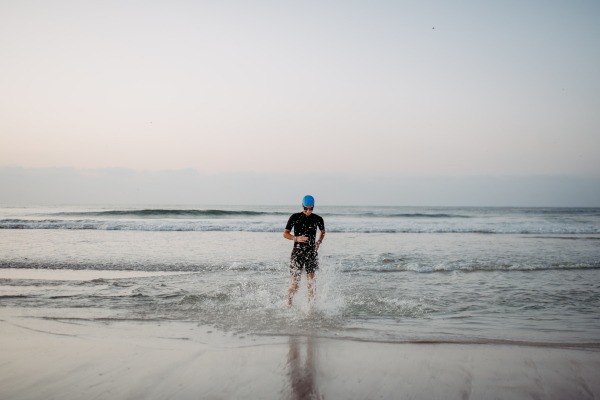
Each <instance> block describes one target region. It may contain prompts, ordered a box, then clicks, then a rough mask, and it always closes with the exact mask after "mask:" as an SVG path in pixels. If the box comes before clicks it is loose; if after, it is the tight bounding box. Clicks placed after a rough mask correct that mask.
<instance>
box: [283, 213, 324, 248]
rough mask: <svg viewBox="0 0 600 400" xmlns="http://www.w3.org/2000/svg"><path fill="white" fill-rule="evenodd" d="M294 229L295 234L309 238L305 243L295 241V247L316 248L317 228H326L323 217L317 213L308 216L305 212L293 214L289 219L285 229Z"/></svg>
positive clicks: (322, 229)
mask: <svg viewBox="0 0 600 400" xmlns="http://www.w3.org/2000/svg"><path fill="white" fill-rule="evenodd" d="M292 228H293V229H294V236H306V237H307V238H308V240H307V241H306V242H304V243H300V242H295V243H294V248H314V247H315V244H316V238H317V228H319V230H321V231H324V230H325V222H324V221H323V218H321V217H319V216H318V215H317V214H310V215H309V216H308V217H307V216H306V214H304V213H303V212H299V213H296V214H292V216H291V217H290V219H289V220H288V223H287V225H286V226H285V229H289V230H290V231H291V230H292Z"/></svg>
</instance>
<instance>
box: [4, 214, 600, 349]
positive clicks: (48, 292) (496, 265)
mask: <svg viewBox="0 0 600 400" xmlns="http://www.w3.org/2000/svg"><path fill="white" fill-rule="evenodd" d="M299 208H300V207H290V206H280V207H276V206H263V207H256V206H235V207H233V206H212V207H206V206H177V207H175V206H162V207H157V206H148V205H137V206H131V205H129V206H116V205H100V206H73V205H69V206H18V205H2V206H0V307H5V308H10V309H12V310H13V311H14V312H18V313H20V315H23V316H29V317H33V318H48V319H59V320H77V319H85V320H97V321H104V322H107V321H120V320H126V321H181V322H189V323H193V324H197V325H200V326H206V327H207V328H209V329H218V330H222V331H226V332H233V333H236V334H253V335H311V336H320V337H336V338H347V339H349V340H364V341H385V342H422V341H433V342H468V343H473V342H475V343H502V342H515V343H522V342H526V343H538V344H545V345H557V346H569V345H576V346H599V345H600V209H599V208H466V207H465V208H458V207H454V208H444V207H333V206H328V207H325V206H323V207H319V206H317V207H316V209H315V212H316V213H317V214H319V215H321V216H322V217H323V218H324V219H325V224H326V231H327V235H326V238H325V241H324V243H323V246H322V248H321V250H320V252H319V257H320V265H321V268H320V270H319V272H318V273H317V296H318V297H317V302H316V306H315V307H314V308H312V309H310V308H309V307H308V305H307V301H306V298H307V292H306V280H305V279H306V278H305V277H303V281H302V284H301V290H300V291H299V293H298V294H297V296H296V298H295V299H294V305H293V306H292V307H291V308H289V307H287V306H286V305H285V303H286V293H287V287H288V285H289V272H288V265H289V257H290V252H291V249H292V243H291V241H288V240H285V239H284V238H283V237H282V233H283V229H284V227H285V223H286V221H287V218H288V217H289V215H291V214H292V213H293V212H297V211H299Z"/></svg>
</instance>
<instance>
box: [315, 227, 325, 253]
mask: <svg viewBox="0 0 600 400" xmlns="http://www.w3.org/2000/svg"><path fill="white" fill-rule="evenodd" d="M324 238H325V229H323V230H322V231H321V234H320V235H319V240H317V247H316V249H315V250H317V251H318V250H319V246H321V243H323V239H324Z"/></svg>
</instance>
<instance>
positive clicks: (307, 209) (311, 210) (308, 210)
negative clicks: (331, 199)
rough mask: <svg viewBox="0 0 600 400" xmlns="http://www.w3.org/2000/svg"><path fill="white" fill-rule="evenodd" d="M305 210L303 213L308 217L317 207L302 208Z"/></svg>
mask: <svg viewBox="0 0 600 400" xmlns="http://www.w3.org/2000/svg"><path fill="white" fill-rule="evenodd" d="M302 207H303V208H304V211H302V212H303V213H304V214H305V215H306V216H308V215H310V214H312V212H313V209H314V208H315V206H302Z"/></svg>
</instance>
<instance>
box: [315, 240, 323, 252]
mask: <svg viewBox="0 0 600 400" xmlns="http://www.w3.org/2000/svg"><path fill="white" fill-rule="evenodd" d="M321 243H323V241H322V240H317V247H316V248H315V251H319V246H321Z"/></svg>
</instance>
